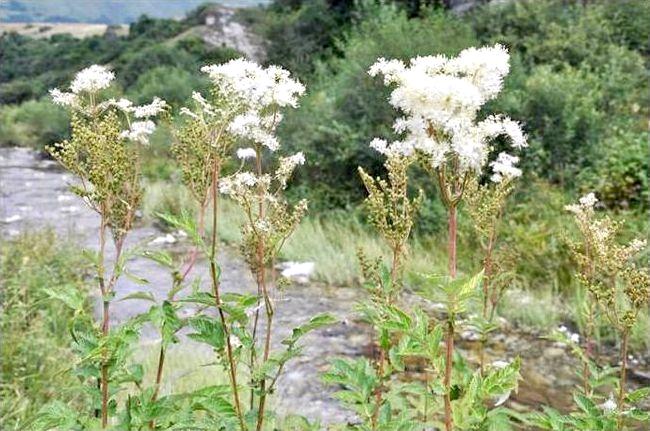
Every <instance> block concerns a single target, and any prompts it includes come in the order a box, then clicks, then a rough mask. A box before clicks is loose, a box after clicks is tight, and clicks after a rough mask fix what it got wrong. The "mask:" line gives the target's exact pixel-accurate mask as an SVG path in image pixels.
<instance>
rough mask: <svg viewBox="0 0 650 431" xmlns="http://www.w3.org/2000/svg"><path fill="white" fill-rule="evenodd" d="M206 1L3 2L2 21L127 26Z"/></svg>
mask: <svg viewBox="0 0 650 431" xmlns="http://www.w3.org/2000/svg"><path fill="white" fill-rule="evenodd" d="M204 3H214V2H210V1H206V0H0V22H5V23H8V22H40V23H43V22H45V23H47V22H49V23H62V22H70V23H73V22H81V23H97V24H128V23H131V22H134V21H136V20H137V19H138V17H139V16H141V15H148V16H150V17H154V18H182V17H183V16H185V14H186V13H187V12H189V11H190V10H192V9H194V8H196V7H197V6H199V5H201V4H204ZM216 3H219V4H222V5H224V6H231V7H250V6H256V5H257V4H260V3H267V1H266V0H223V1H219V2H216Z"/></svg>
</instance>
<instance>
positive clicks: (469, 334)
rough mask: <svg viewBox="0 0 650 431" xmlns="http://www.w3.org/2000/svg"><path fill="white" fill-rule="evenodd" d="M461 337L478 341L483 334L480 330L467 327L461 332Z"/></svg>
mask: <svg viewBox="0 0 650 431" xmlns="http://www.w3.org/2000/svg"><path fill="white" fill-rule="evenodd" d="M460 338H461V339H463V340H465V341H478V340H480V339H481V336H480V335H479V333H478V332H476V331H473V330H471V329H466V330H464V331H463V332H461V334H460Z"/></svg>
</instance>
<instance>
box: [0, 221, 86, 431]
mask: <svg viewBox="0 0 650 431" xmlns="http://www.w3.org/2000/svg"><path fill="white" fill-rule="evenodd" d="M55 239H56V237H55V235H54V233H52V232H42V233H32V234H28V235H23V236H21V237H19V238H17V239H14V240H9V241H6V240H2V241H1V242H0V302H1V303H2V308H1V310H2V312H1V313H0V333H1V334H2V343H0V353H1V354H0V381H2V385H0V428H2V429H3V430H16V431H18V430H25V429H27V425H28V423H29V421H30V420H31V419H32V415H33V414H34V413H36V412H37V411H38V409H39V408H40V407H41V406H42V405H44V404H45V403H46V402H48V401H49V400H50V399H51V398H52V397H64V398H65V399H67V400H70V402H71V405H76V404H77V403H78V402H81V401H85V396H86V395H85V392H84V391H83V390H82V388H81V387H80V385H79V381H78V380H77V379H76V378H75V377H74V376H71V375H70V374H69V373H67V372H66V370H67V368H68V367H69V365H70V363H71V361H72V360H73V358H74V355H73V352H72V348H71V347H69V346H70V343H71V340H70V332H69V323H70V321H71V319H72V317H73V316H72V315H73V313H72V311H70V309H69V308H68V306H66V305H64V304H63V303H62V302H61V301H60V299H61V298H66V295H67V293H68V292H70V291H71V290H72V291H79V292H86V283H85V280H84V277H85V275H86V269H87V264H86V263H85V261H84V259H83V258H82V257H81V256H80V255H79V253H78V251H77V250H76V249H75V248H74V247H72V245H70V244H61V243H58V242H57V241H56V240H55ZM86 308H87V309H88V310H89V309H90V306H89V304H87V305H86Z"/></svg>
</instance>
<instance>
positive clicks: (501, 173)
mask: <svg viewBox="0 0 650 431" xmlns="http://www.w3.org/2000/svg"><path fill="white" fill-rule="evenodd" d="M517 162H519V157H516V156H511V155H510V154H508V153H499V155H498V156H497V159H496V160H495V161H494V162H492V163H490V166H491V167H492V171H493V172H494V173H493V174H492V177H491V180H492V181H493V182H495V183H500V182H501V181H503V180H504V179H512V178H517V177H519V176H521V169H519V168H517V167H516V166H515V165H516V164H517Z"/></svg>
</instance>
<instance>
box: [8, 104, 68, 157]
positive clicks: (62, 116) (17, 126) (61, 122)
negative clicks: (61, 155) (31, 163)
mask: <svg viewBox="0 0 650 431" xmlns="http://www.w3.org/2000/svg"><path fill="white" fill-rule="evenodd" d="M69 120H70V118H69V115H68V114H67V113H66V112H62V111H60V110H58V109H53V106H52V103H51V102H50V101H47V100H30V101H27V102H24V103H23V104H21V105H9V106H2V107H0V146H12V145H17V146H24V147H32V148H35V149H38V150H42V149H44V148H45V146H47V145H50V144H53V143H55V142H59V141H61V140H63V139H65V138H66V137H67V136H68V135H69V126H68V123H69Z"/></svg>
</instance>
